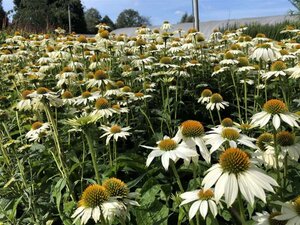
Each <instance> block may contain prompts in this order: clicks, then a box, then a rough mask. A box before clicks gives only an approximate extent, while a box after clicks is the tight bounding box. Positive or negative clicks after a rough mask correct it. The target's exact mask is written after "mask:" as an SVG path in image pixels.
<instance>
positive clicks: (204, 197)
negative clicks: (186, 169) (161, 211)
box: [180, 189, 218, 220]
mask: <svg viewBox="0 0 300 225" xmlns="http://www.w3.org/2000/svg"><path fill="white" fill-rule="evenodd" d="M180 198H182V199H183V201H182V202H181V204H180V206H182V205H184V204H187V203H191V202H194V203H193V204H192V206H191V207H190V210H189V219H190V220H191V219H193V218H194V216H195V215H196V214H197V212H198V211H199V212H200V214H201V216H202V217H203V219H205V217H206V216H207V213H208V209H209V210H210V211H211V213H212V215H213V216H214V217H216V215H217V214H218V209H217V205H216V202H215V200H214V193H213V191H212V190H211V189H208V190H206V191H204V190H203V189H199V190H195V191H188V192H185V193H183V194H181V195H180Z"/></svg>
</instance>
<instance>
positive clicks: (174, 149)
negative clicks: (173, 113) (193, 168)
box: [141, 136, 198, 170]
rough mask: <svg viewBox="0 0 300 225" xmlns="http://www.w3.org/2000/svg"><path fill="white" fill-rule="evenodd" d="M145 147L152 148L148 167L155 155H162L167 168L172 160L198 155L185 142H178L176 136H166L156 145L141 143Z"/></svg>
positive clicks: (188, 158)
mask: <svg viewBox="0 0 300 225" xmlns="http://www.w3.org/2000/svg"><path fill="white" fill-rule="evenodd" d="M141 147H143V148H147V149H152V150H153V151H152V152H151V153H150V154H149V155H148V158H147V161H146V166H147V167H148V166H149V165H150V164H151V162H152V161H153V159H154V158H155V157H159V156H161V162H162V165H163V167H164V168H165V170H168V168H169V163H170V160H172V161H173V162H177V160H178V159H184V160H187V161H189V160H190V158H192V157H196V156H198V153H197V152H196V151H194V150H193V149H190V148H189V147H188V146H187V145H186V144H185V143H180V144H179V143H178V142H176V140H175V139H174V138H169V137H168V136H165V137H164V139H163V140H161V141H158V142H157V146H156V147H150V146H146V145H141Z"/></svg>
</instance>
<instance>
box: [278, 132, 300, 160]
mask: <svg viewBox="0 0 300 225" xmlns="http://www.w3.org/2000/svg"><path fill="white" fill-rule="evenodd" d="M276 137H277V143H278V145H279V146H280V148H281V151H282V153H283V154H288V155H289V156H290V157H291V159H293V160H295V161H298V159H299V157H300V142H299V137H296V136H295V134H293V133H290V132H289V131H280V132H278V133H277V134H276Z"/></svg>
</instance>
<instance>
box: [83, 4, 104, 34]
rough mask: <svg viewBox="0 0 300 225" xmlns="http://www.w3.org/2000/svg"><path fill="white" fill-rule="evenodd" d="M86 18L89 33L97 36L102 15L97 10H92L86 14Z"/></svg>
mask: <svg viewBox="0 0 300 225" xmlns="http://www.w3.org/2000/svg"><path fill="white" fill-rule="evenodd" d="M84 18H85V22H86V27H87V32H88V33H91V34H95V33H96V32H97V30H98V29H97V28H96V25H98V24H99V23H100V21H101V16H100V13H99V11H98V10H97V9H95V8H90V9H88V10H87V11H85V13H84Z"/></svg>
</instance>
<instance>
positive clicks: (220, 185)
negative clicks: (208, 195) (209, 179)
mask: <svg viewBox="0 0 300 225" xmlns="http://www.w3.org/2000/svg"><path fill="white" fill-rule="evenodd" d="M227 184H228V173H227V172H225V173H223V174H222V176H221V177H220V178H219V180H218V181H217V183H216V186H215V199H216V202H219V201H220V199H221V198H222V196H223V195H224V192H225V187H226V185H227Z"/></svg>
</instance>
